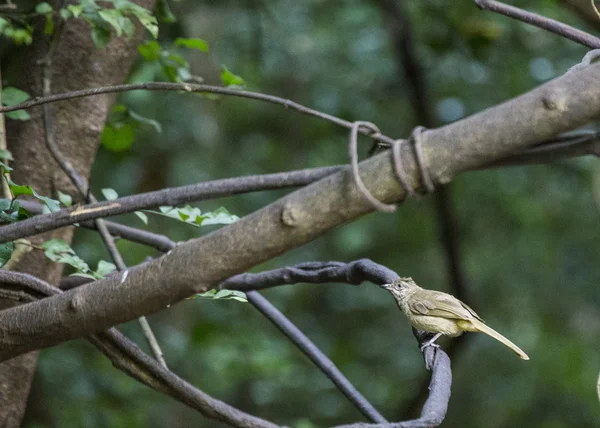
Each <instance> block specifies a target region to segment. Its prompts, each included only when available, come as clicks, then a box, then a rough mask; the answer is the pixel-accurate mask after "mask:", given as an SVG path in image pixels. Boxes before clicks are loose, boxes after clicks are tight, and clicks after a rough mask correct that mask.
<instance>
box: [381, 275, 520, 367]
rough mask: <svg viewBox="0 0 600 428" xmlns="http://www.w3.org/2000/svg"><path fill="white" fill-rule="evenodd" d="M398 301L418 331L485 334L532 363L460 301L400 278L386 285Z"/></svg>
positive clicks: (410, 280)
mask: <svg viewBox="0 0 600 428" xmlns="http://www.w3.org/2000/svg"><path fill="white" fill-rule="evenodd" d="M382 287H383V288H385V289H386V290H388V291H389V292H390V293H391V294H392V296H394V298H395V299H396V302H397V303H398V306H399V307H400V309H401V310H402V312H404V314H405V315H406V317H407V318H408V320H409V321H410V323H411V324H412V325H413V327H415V328H416V329H418V330H424V331H426V332H429V333H441V334H443V335H446V336H460V335H461V334H462V333H463V332H464V331H471V332H481V333H485V334H487V335H489V336H491V337H493V338H494V339H496V340H497V341H499V342H501V343H502V344H504V345H506V346H507V347H509V348H510V349H512V350H513V352H515V353H516V354H517V355H518V356H519V357H520V358H522V359H524V360H529V357H528V356H527V354H526V353H525V352H523V351H522V350H521V348H519V347H518V346H517V345H515V344H514V343H512V342H511V341H510V340H508V339H507V338H506V337H504V336H502V335H501V334H500V333H498V332H497V331H496V330H494V329H492V328H490V327H488V326H487V325H485V323H484V322H483V320H482V319H481V318H480V317H479V315H477V313H475V311H474V310H473V309H471V308H470V307H468V306H467V305H466V304H464V303H463V302H461V301H460V300H458V299H457V298H456V297H454V296H452V295H450V294H447V293H443V292H441V291H434V290H426V289H423V288H421V287H419V286H418V285H417V284H416V283H415V282H414V281H413V280H412V278H400V279H398V280H396V281H394V282H393V283H391V284H384V285H382Z"/></svg>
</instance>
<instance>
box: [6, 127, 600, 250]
mask: <svg viewBox="0 0 600 428" xmlns="http://www.w3.org/2000/svg"><path fill="white" fill-rule="evenodd" d="M587 155H593V156H596V157H599V156H600V133H598V132H593V131H582V132H576V133H570V134H567V135H564V136H560V137H557V138H554V139H551V140H548V141H545V142H542V143H541V144H539V145H537V146H535V147H533V148H531V149H526V150H525V151H523V152H521V153H517V154H514V155H510V156H507V157H505V158H503V159H500V160H498V161H494V162H492V163H489V164H486V165H483V166H480V167H476V168H474V169H490V168H501V167H506V166H520V165H535V164H542V163H548V162H556V161H560V160H565V159H570V158H573V157H579V156H587ZM343 168H345V166H342V165H339V166H331V167H325V168H313V169H305V170H298V171H289V172H283V173H278V174H265V175H257V176H247V177H235V178H228V179H224V180H214V181H208V182H204V183H198V184H191V185H187V186H182V187H177V188H174V189H163V190H159V191H155V192H148V193H141V194H138V195H134V196H125V197H123V198H119V199H115V200H114V201H102V202H98V203H95V204H89V205H85V206H83V207H73V208H69V209H64V210H61V211H59V212H57V213H52V214H45V215H41V216H38V217H36V218H35V219H29V220H25V221H26V222H27V223H25V221H21V222H18V223H14V224H12V225H7V226H2V227H0V241H2V240H3V239H4V236H5V235H4V234H5V233H6V234H7V236H8V238H7V239H6V240H7V241H12V240H15V239H19V238H24V237H27V236H30V235H31V234H33V233H36V232H37V231H40V230H54V229H58V228H61V227H64V226H68V225H71V224H75V223H81V225H82V226H84V227H86V228H88V229H96V226H95V225H93V222H90V221H84V222H82V221H81V217H82V216H84V217H85V218H87V219H90V220H94V219H96V218H102V217H107V216H112V215H119V214H126V213H131V212H133V211H137V210H140V209H147V208H156V207H157V206H160V205H180V204H183V203H187V202H193V201H198V200H205V199H213V198H217V197H221V196H224V195H229V194H239V193H246V192H254V191H262V190H274V189H282V188H286V187H298V186H303V185H306V184H310V183H312V182H315V181H318V180H320V179H321V178H323V177H326V176H327V175H331V174H333V173H334V172H338V171H341V170H342V169H343ZM173 192H178V193H180V195H179V196H177V199H176V200H175V201H174V200H173ZM173 202H176V203H173ZM115 203H116V204H119V205H118V206H117V205H114V204H115ZM21 204H22V205H23V206H24V207H25V208H26V209H27V210H28V211H30V212H32V213H36V214H38V213H41V206H40V205H39V204H37V203H35V202H31V201H27V200H21ZM77 208H79V210H83V211H79V212H78V214H76V215H72V214H71V213H72V211H73V210H76V209H77ZM59 218H60V220H59ZM107 225H108V227H109V230H111V233H112V234H113V235H119V236H121V237H123V238H125V239H129V238H128V236H130V235H131V236H132V237H133V240H134V241H136V240H137V241H139V240H140V239H143V238H142V236H143V235H144V234H145V235H146V236H147V238H146V239H147V241H148V242H151V241H153V240H154V239H155V238H156V236H153V234H152V232H145V231H142V230H139V229H133V228H128V227H127V226H123V225H120V224H118V223H111V222H107ZM142 243H143V242H142ZM153 245H154V244H152V246H153ZM166 245H167V244H166ZM163 248H166V246H165V247H163ZM161 251H162V250H161Z"/></svg>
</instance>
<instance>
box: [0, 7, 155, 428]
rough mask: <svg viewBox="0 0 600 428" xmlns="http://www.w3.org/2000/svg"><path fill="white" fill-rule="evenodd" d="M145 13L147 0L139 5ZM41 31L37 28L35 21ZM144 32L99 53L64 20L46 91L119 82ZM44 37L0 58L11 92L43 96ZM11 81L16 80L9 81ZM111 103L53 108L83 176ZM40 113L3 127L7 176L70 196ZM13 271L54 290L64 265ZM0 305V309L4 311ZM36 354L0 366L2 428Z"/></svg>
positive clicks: (34, 258)
mask: <svg viewBox="0 0 600 428" xmlns="http://www.w3.org/2000/svg"><path fill="white" fill-rule="evenodd" d="M137 3H138V4H140V5H141V6H144V7H147V8H151V7H152V5H153V1H151V0H142V1H138V2H137ZM40 24H42V25H41V26H43V22H41V23H40ZM143 35H144V32H143V31H142V29H141V27H139V26H138V29H137V31H136V36H134V37H133V38H132V39H130V40H127V39H124V38H123V39H114V40H113V41H112V42H111V43H110V44H109V45H108V46H107V47H106V48H105V49H102V50H99V49H97V48H96V47H95V46H94V44H93V43H92V40H91V38H90V27H89V25H88V24H87V23H85V22H84V21H83V20H70V21H69V22H68V23H67V25H65V27H64V29H63V31H62V33H61V34H60V42H59V44H58V45H57V48H56V50H55V52H54V55H53V58H52V64H53V67H52V71H53V73H52V92H63V91H68V90H74V89H80V88H85V87H90V86H101V85H113V84H117V83H122V81H123V80H124V79H125V77H126V76H127V73H128V70H129V68H130V67H131V64H132V61H133V59H134V57H135V55H136V50H135V47H136V45H137V43H138V42H139V40H140V39H141V37H143ZM48 42H49V41H48V38H47V36H44V35H43V34H42V31H37V32H36V36H35V38H34V43H33V44H32V45H31V46H29V47H27V48H19V49H16V50H15V51H14V52H15V54H14V55H11V56H10V57H8V58H5V59H4V60H3V63H5V64H6V68H7V73H6V74H5V75H6V76H8V78H9V79H10V81H9V82H8V83H10V85H11V86H17V87H18V88H20V89H22V90H25V91H27V92H28V93H29V94H31V95H40V94H41V93H42V87H41V83H42V65H41V64H40V62H41V60H43V59H44V58H45V56H46V52H47V51H48V46H49V43H48ZM13 76H14V77H13ZM113 98H114V97H110V96H102V97H94V98H88V99H80V100H73V101H69V102H64V103H59V104H55V105H54V106H52V112H53V118H54V130H55V135H56V140H57V142H58V144H59V146H60V148H61V150H62V152H63V153H64V154H65V156H66V157H67V159H68V160H69V161H70V162H71V164H72V165H73V166H74V167H75V169H76V170H77V171H78V172H79V173H80V174H81V175H82V176H83V177H87V176H88V174H89V172H90V169H91V166H92V161H93V159H94V155H95V152H96V149H97V146H98V142H99V137H100V134H101V132H102V129H103V125H104V122H105V119H106V115H107V112H108V109H109V107H110V105H111V103H112V101H113ZM42 112H43V110H42V108H37V109H33V110H31V111H30V114H31V120H29V121H26V122H17V121H10V120H9V121H8V124H7V134H8V144H9V149H10V150H11V151H12V153H13V156H14V158H15V160H14V162H12V166H13V167H14V171H13V174H12V178H13V180H14V181H15V182H16V183H19V184H29V185H31V186H33V188H34V189H35V190H36V191H38V192H39V193H41V194H43V195H56V190H61V191H63V192H65V191H67V192H69V193H71V194H73V195H74V194H75V193H74V192H73V187H72V186H71V185H70V183H69V181H68V179H67V178H66V176H65V175H64V174H63V173H62V172H61V171H60V170H59V169H58V166H57V165H56V163H55V162H54V161H53V160H52V158H51V156H50V154H49V153H48V151H47V150H46V147H45V143H44V126H43V121H42ZM71 236H72V229H71V228H66V229H60V230H57V231H54V232H51V233H47V234H44V235H39V236H36V237H35V238H34V239H32V241H33V242H35V243H38V244H39V243H40V242H42V241H43V240H46V239H50V238H61V239H65V240H66V241H67V242H70V239H71ZM19 270H21V271H23V272H28V273H31V274H34V275H35V276H37V277H40V278H42V279H44V280H46V281H48V282H50V283H52V284H57V283H58V282H59V279H60V276H61V273H62V265H59V264H56V263H52V264H51V263H48V262H47V261H46V260H45V259H44V255H43V254H42V253H41V252H39V251H32V252H30V253H29V254H28V255H27V256H25V258H24V259H23V261H22V262H21V264H20V266H19ZM10 304H11V303H10V302H6V301H0V307H1V308H6V307H8V306H10ZM36 359H37V353H29V354H26V355H23V356H21V357H18V358H14V359H12V360H9V361H5V362H4V363H2V364H0V426H2V427H17V426H20V424H21V420H22V417H23V413H24V410H25V405H26V402H27V396H28V394H29V389H30V385H31V379H32V376H33V372H34V370H35V364H36Z"/></svg>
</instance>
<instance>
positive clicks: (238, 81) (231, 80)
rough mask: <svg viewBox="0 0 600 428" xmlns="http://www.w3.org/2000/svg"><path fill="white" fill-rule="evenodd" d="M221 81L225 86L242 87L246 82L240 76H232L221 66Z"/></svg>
mask: <svg viewBox="0 0 600 428" xmlns="http://www.w3.org/2000/svg"><path fill="white" fill-rule="evenodd" d="M221 81H222V82H223V84H224V85H225V86H228V87H229V86H244V85H245V84H246V82H245V81H244V79H242V78H241V77H240V76H238V75H235V74H233V73H232V72H231V71H229V70H228V69H227V67H225V66H224V65H222V66H221Z"/></svg>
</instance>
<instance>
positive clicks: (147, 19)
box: [136, 12, 158, 39]
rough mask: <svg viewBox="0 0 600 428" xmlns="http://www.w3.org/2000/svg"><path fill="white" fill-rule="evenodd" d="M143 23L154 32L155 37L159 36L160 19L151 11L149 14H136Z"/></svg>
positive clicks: (151, 32)
mask: <svg viewBox="0 0 600 428" xmlns="http://www.w3.org/2000/svg"><path fill="white" fill-rule="evenodd" d="M136 16H137V18H138V19H139V20H140V22H141V23H142V25H143V26H144V27H146V29H147V30H148V31H149V32H150V34H152V37H154V38H155V39H156V38H157V37H158V21H157V20H156V18H155V17H154V16H152V15H151V14H150V13H149V12H148V13H147V14H136Z"/></svg>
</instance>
